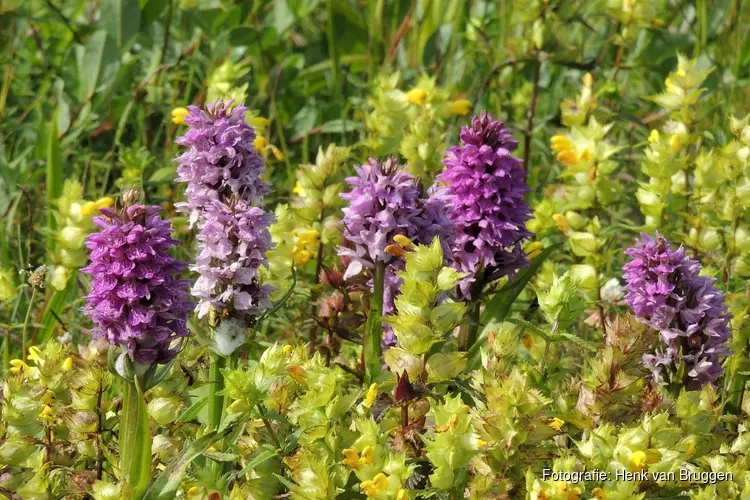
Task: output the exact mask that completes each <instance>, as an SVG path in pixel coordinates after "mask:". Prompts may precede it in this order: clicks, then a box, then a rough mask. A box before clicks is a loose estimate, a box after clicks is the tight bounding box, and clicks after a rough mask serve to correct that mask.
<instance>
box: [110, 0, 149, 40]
mask: <svg viewBox="0 0 750 500" xmlns="http://www.w3.org/2000/svg"><path fill="white" fill-rule="evenodd" d="M100 19H101V24H102V27H103V28H104V30H105V31H106V32H107V34H108V35H109V36H110V37H112V40H114V41H115V43H116V44H117V47H118V48H119V49H122V48H123V47H124V46H125V45H126V44H127V43H128V42H129V41H130V39H131V38H133V37H134V36H135V35H136V33H138V31H139V30H140V28H141V9H140V7H138V1H137V0H102V8H101V12H100Z"/></svg>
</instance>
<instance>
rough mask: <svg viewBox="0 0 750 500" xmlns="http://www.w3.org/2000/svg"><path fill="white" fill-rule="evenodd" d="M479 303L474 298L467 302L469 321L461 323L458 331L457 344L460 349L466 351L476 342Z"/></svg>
mask: <svg viewBox="0 0 750 500" xmlns="http://www.w3.org/2000/svg"><path fill="white" fill-rule="evenodd" d="M480 305H481V302H480V301H479V300H475V301H473V302H471V303H470V304H469V322H468V323H464V324H463V325H461V328H460V330H459V332H458V345H459V349H460V350H461V351H468V350H469V349H471V346H473V345H474V344H475V343H476V342H477V335H478V334H479V309H480Z"/></svg>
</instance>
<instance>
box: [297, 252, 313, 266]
mask: <svg viewBox="0 0 750 500" xmlns="http://www.w3.org/2000/svg"><path fill="white" fill-rule="evenodd" d="M312 258H313V253H312V252H311V251H309V250H300V251H298V252H295V253H294V265H295V266H304V265H305V264H307V263H308V262H310V261H311V260H312Z"/></svg>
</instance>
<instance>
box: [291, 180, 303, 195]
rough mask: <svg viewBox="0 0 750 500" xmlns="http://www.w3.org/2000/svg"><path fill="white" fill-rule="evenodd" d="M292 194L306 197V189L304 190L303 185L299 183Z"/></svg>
mask: <svg viewBox="0 0 750 500" xmlns="http://www.w3.org/2000/svg"><path fill="white" fill-rule="evenodd" d="M292 193H294V194H296V195H297V196H305V188H303V187H302V184H300V182H299V181H297V184H295V185H294V188H293V189H292Z"/></svg>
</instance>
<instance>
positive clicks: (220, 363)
mask: <svg viewBox="0 0 750 500" xmlns="http://www.w3.org/2000/svg"><path fill="white" fill-rule="evenodd" d="M226 363H227V358H226V357H224V356H222V355H220V354H218V353H215V352H212V353H211V364H210V366H209V368H208V381H209V386H208V387H209V388H208V426H207V427H208V430H209V431H213V430H217V429H218V428H219V426H220V425H221V417H222V415H223V414H224V396H223V395H222V394H220V393H221V391H223V390H224V374H223V373H222V372H221V370H223V369H224V368H225V367H226ZM211 469H212V470H213V471H214V473H215V474H216V475H218V474H220V473H221V464H219V463H217V462H212V463H211Z"/></svg>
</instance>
